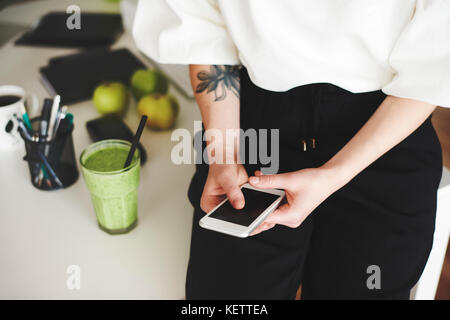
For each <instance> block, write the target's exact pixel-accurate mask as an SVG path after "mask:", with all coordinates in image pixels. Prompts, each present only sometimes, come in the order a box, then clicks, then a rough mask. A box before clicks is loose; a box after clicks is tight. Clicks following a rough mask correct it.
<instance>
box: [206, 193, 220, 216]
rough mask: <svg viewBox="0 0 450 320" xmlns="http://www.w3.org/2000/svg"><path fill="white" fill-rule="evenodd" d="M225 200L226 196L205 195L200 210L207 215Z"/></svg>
mask: <svg viewBox="0 0 450 320" xmlns="http://www.w3.org/2000/svg"><path fill="white" fill-rule="evenodd" d="M224 198H225V197H224V196H218V195H206V194H203V195H202V197H201V199H200V208H201V209H202V210H203V211H204V212H205V213H209V212H210V211H211V210H212V209H214V208H215V207H217V205H218V204H219V203H221V202H222V201H223V199H224Z"/></svg>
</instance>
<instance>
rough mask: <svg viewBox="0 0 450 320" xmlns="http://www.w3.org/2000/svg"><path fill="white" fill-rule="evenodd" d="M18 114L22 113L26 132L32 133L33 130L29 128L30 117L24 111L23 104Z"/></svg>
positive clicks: (25, 110)
mask: <svg viewBox="0 0 450 320" xmlns="http://www.w3.org/2000/svg"><path fill="white" fill-rule="evenodd" d="M20 112H21V113H22V119H23V122H25V125H26V126H27V128H28V130H30V131H32V130H33V128H32V127H31V122H30V117H29V116H28V113H27V109H25V105H24V104H20Z"/></svg>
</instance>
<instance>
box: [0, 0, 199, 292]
mask: <svg viewBox="0 0 450 320" xmlns="http://www.w3.org/2000/svg"><path fill="white" fill-rule="evenodd" d="M93 3H98V4H99V5H98V6H97V7H96V6H95V5H93ZM69 4H79V5H80V7H81V8H82V10H84V9H86V10H88V9H89V10H106V11H110V12H111V11H116V10H117V6H114V5H112V4H110V3H108V2H106V1H60V0H58V1H36V2H31V3H24V4H21V5H17V6H13V7H11V8H7V9H5V10H4V11H3V12H1V13H0V22H15V23H18V22H19V21H20V22H23V23H24V24H29V23H32V22H34V21H36V20H37V18H38V17H39V16H40V15H42V14H44V13H45V12H47V11H49V10H65V8H66V7H67V5H69ZM114 47H115V48H119V47H128V48H129V49H130V50H132V51H133V52H134V53H135V54H136V55H137V56H139V54H138V53H137V52H136V51H135V50H134V45H133V41H132V39H131V37H130V36H129V35H127V34H125V35H124V36H123V37H122V38H121V39H120V40H119V41H118V43H116V44H115V46H114ZM73 51H74V50H65V49H64V50H63V49H51V48H33V47H23V46H17V47H16V46H14V45H13V44H12V43H11V41H10V42H8V43H7V44H5V45H4V46H3V47H2V48H1V49H0V70H2V71H1V72H0V85H4V84H16V85H19V86H22V87H23V88H25V90H27V91H29V92H33V93H35V94H37V95H38V97H39V99H40V100H41V101H42V99H43V98H45V97H47V96H48V94H47V92H46V91H45V89H44V87H43V86H42V84H41V83H40V80H39V79H40V78H39V73H38V69H39V67H41V66H43V65H46V64H47V61H48V59H49V58H50V57H54V56H58V55H62V54H66V53H71V52H73ZM142 60H143V61H145V60H144V59H142ZM170 93H171V94H173V95H174V96H176V97H177V98H178V101H179V102H180V106H181V108H180V114H179V118H178V122H177V127H183V128H187V129H188V130H190V131H191V132H192V130H193V121H194V120H198V119H200V115H199V112H198V111H197V110H198V109H197V107H196V104H195V102H194V101H192V100H186V99H185V98H184V97H183V96H182V95H181V94H180V93H179V92H177V91H176V90H175V89H173V88H171V92H170ZM69 109H70V112H72V113H73V114H74V117H75V130H74V143H75V151H76V156H77V158H78V157H79V155H80V153H81V152H82V151H83V149H84V148H85V147H86V146H88V145H89V144H90V143H91V141H90V139H89V137H88V134H87V131H86V129H85V126H84V124H85V122H86V121H87V120H90V119H93V118H96V117H98V114H97V112H96V110H95V109H94V107H93V105H92V102H91V101H86V102H83V103H79V104H74V105H71V106H70V107H69ZM135 109H136V108H135V104H134V102H133V103H132V104H131V105H130V108H129V112H128V114H127V116H126V118H125V122H126V123H127V124H128V125H129V126H130V127H131V128H136V127H137V125H138V123H139V118H138V116H137V115H136V112H135ZM170 138H171V132H170V131H167V132H152V131H150V130H148V129H146V130H144V133H143V136H142V143H143V145H144V146H145V148H146V150H147V152H148V162H147V163H146V164H145V165H144V166H143V167H142V170H141V184H140V187H139V204H138V206H139V213H138V215H139V224H138V226H137V228H136V229H135V230H133V231H132V232H130V233H129V234H125V235H116V236H110V235H108V234H106V233H104V232H103V231H100V230H99V229H98V227H97V223H96V218H95V214H94V211H93V206H92V203H91V200H90V197H89V193H88V190H87V189H86V187H85V185H84V181H83V178H82V177H81V175H80V178H79V179H78V181H77V182H76V184H75V185H73V186H71V187H69V188H68V189H65V190H58V191H54V192H45V191H39V190H37V189H35V188H34V187H32V185H31V183H30V177H29V172H28V169H27V165H26V163H25V161H23V160H21V159H22V157H23V155H24V153H25V151H24V149H23V148H20V149H18V150H16V151H12V152H4V151H2V152H1V153H0V177H1V179H0V256H1V263H0V299H3V298H12V299H14V298H25V299H28V298H37V299H48V298H49V299H54V298H59V299H78V298H80V299H108V298H112V299H114V298H125V299H128V298H130V299H181V298H183V297H184V282H185V274H186V267H187V259H188V253H189V243H190V232H191V223H192V207H191V205H190V204H189V202H188V200H187V196H186V194H187V188H188V185H189V182H190V178H191V176H192V174H193V172H194V166H193V165H181V166H176V165H174V164H173V163H172V161H171V160H170V153H171V149H172V147H173V146H174V143H175V142H172V141H171V139H170ZM69 265H78V266H79V267H80V268H81V289H80V290H68V289H67V286H66V281H67V278H68V274H67V273H66V270H67V267H68V266H69Z"/></svg>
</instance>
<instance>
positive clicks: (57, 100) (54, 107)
mask: <svg viewBox="0 0 450 320" xmlns="http://www.w3.org/2000/svg"><path fill="white" fill-rule="evenodd" d="M60 102H61V97H60V96H59V95H56V96H55V98H54V99H53V104H52V108H51V110H50V119H49V124H48V137H47V140H49V139H51V138H53V134H54V130H55V124H56V123H55V122H56V117H57V116H58V111H59V107H60V105H59V104H60Z"/></svg>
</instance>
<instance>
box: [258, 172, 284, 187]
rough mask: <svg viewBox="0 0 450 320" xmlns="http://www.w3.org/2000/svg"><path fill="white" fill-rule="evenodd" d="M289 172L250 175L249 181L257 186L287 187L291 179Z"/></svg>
mask: <svg viewBox="0 0 450 320" xmlns="http://www.w3.org/2000/svg"><path fill="white" fill-rule="evenodd" d="M289 178H290V175H289V173H280V174H267V175H265V174H262V175H260V176H255V177H250V179H249V182H250V184H251V185H252V186H254V187H257V188H263V189H266V188H281V189H286V188H287V187H288V186H289V181H290V179H289Z"/></svg>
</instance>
